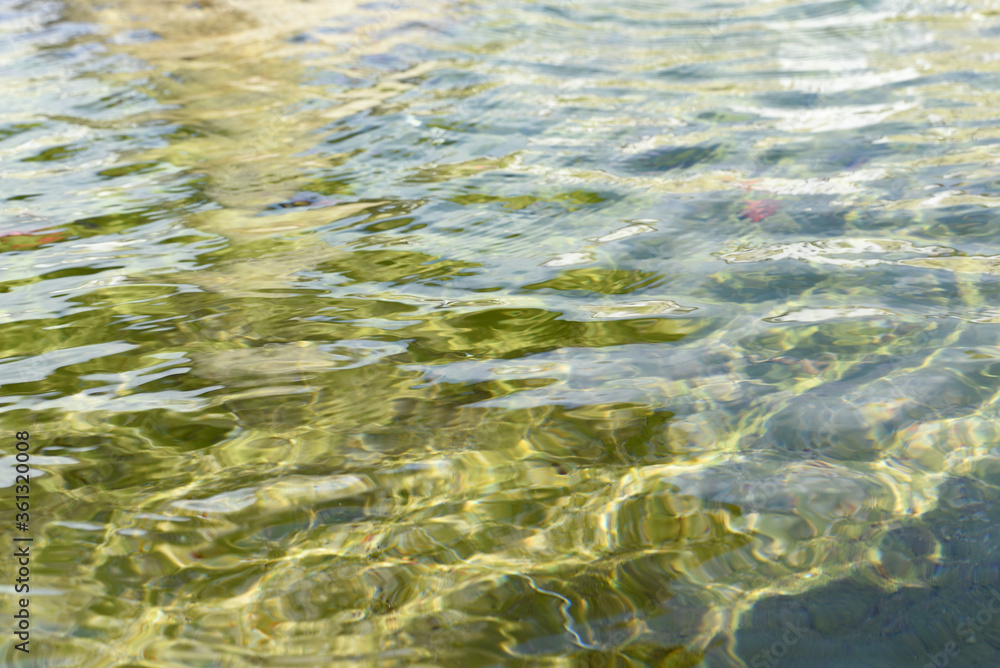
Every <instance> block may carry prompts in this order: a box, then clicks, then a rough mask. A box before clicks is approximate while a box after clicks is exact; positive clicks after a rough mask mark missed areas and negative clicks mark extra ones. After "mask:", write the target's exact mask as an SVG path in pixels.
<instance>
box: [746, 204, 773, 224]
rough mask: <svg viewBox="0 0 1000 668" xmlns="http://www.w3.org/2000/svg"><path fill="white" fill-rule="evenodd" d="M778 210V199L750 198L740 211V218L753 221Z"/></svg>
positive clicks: (766, 216)
mask: <svg viewBox="0 0 1000 668" xmlns="http://www.w3.org/2000/svg"><path fill="white" fill-rule="evenodd" d="M777 210H778V200H774V199H752V200H750V201H749V202H747V204H746V206H745V207H743V210H742V211H740V218H749V219H750V220H752V221H753V222H755V223H759V222H760V221H762V220H764V219H765V218H768V217H770V216H773V215H774V214H775V212H777Z"/></svg>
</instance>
